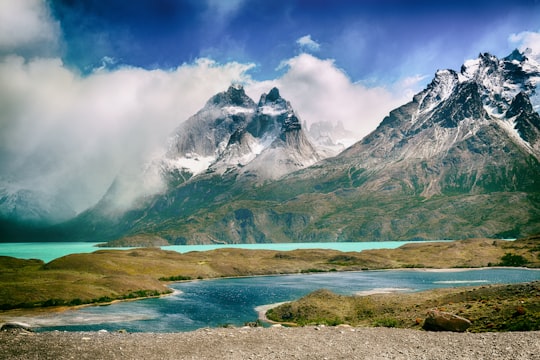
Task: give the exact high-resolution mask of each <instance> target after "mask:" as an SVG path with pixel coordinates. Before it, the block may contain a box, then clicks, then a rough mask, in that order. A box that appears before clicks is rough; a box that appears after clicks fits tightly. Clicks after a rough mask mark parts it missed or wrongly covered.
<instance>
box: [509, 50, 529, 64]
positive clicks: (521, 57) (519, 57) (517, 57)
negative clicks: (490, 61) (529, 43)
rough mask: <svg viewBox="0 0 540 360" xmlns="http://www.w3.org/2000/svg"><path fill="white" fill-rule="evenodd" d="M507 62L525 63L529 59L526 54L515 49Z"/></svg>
mask: <svg viewBox="0 0 540 360" xmlns="http://www.w3.org/2000/svg"><path fill="white" fill-rule="evenodd" d="M504 60H506V61H517V62H523V61H525V60H527V57H526V56H525V54H524V53H522V52H521V51H519V50H518V49H514V51H512V53H511V54H510V55H508V56H507V57H505V58H504Z"/></svg>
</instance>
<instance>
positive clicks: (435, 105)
mask: <svg viewBox="0 0 540 360" xmlns="http://www.w3.org/2000/svg"><path fill="white" fill-rule="evenodd" d="M539 81H540V65H538V63H536V62H534V61H533V60H531V59H529V58H527V56H525V55H524V54H522V53H519V52H513V53H512V54H510V55H509V56H507V57H505V58H502V59H498V58H497V57H495V56H493V55H490V54H487V53H484V54H480V55H479V57H478V58H477V59H474V60H468V61H466V62H465V63H464V65H463V66H462V67H461V69H460V71H459V72H457V71H454V70H450V69H449V70H439V71H437V72H436V74H435V76H434V78H433V80H432V81H431V83H430V84H428V85H427V87H426V88H425V89H424V90H422V91H420V92H419V93H417V94H416V95H414V96H413V98H412V100H411V101H410V102H408V103H406V104H404V105H402V106H400V107H398V108H396V109H394V110H392V111H391V112H390V113H389V114H388V116H386V117H385V118H384V119H383V120H382V121H381V123H380V124H379V126H378V127H377V128H376V129H375V130H374V131H373V132H371V133H370V134H368V135H367V136H366V137H364V138H363V139H362V140H360V141H359V142H357V143H355V144H353V145H352V146H350V147H349V148H347V149H345V150H344V151H343V152H341V153H340V154H338V155H336V156H334V157H325V156H323V155H321V153H319V152H317V149H316V148H315V146H314V145H313V144H312V142H311V140H310V139H309V138H308V137H307V135H306V134H305V133H304V129H303V128H302V125H301V122H300V120H299V118H298V117H297V115H296V113H295V112H294V110H293V109H292V107H291V105H290V103H288V102H287V101H286V100H284V99H282V98H281V96H280V95H279V90H277V89H272V90H271V91H270V92H269V93H268V94H263V95H262V96H261V98H260V100H259V102H258V103H255V102H254V101H252V100H251V99H249V98H248V97H247V96H245V93H244V92H243V89H242V88H241V87H238V86H236V87H234V86H233V87H230V88H229V89H228V90H227V91H226V92H223V93H219V94H217V95H215V96H214V97H212V98H211V99H210V100H209V101H208V102H207V104H206V105H205V107H204V108H203V109H201V110H200V111H199V112H198V113H197V114H195V115H194V116H193V117H191V118H190V119H188V120H187V121H186V122H185V123H183V124H181V125H180V127H179V128H178V129H177V131H176V132H175V135H174V136H173V137H172V138H171V140H170V145H169V152H168V153H167V155H166V157H165V158H162V159H161V162H159V161H158V164H159V166H158V168H159V170H160V171H161V174H162V175H163V174H164V178H166V179H168V186H167V188H166V189H164V190H163V191H162V192H160V193H159V194H158V195H154V196H150V197H147V198H145V199H143V200H144V201H142V202H140V203H139V207H138V208H135V209H132V210H129V211H127V212H125V213H123V214H120V215H119V216H118V217H117V218H115V219H113V220H111V219H104V218H103V217H102V218H100V217H99V216H97V215H96V211H95V210H96V209H94V210H93V211H89V212H86V213H84V214H82V215H81V216H79V217H78V218H77V219H75V220H73V221H72V222H70V223H69V224H68V225H66V226H65V227H64V231H65V232H67V233H69V232H70V231H69V229H74V228H77V229H79V230H80V229H81V228H82V229H84V228H86V233H84V231H83V234H82V235H81V237H80V238H81V239H92V240H97V241H103V240H114V239H116V238H120V237H122V236H130V235H144V234H148V235H158V236H160V237H162V238H164V239H166V240H167V241H168V242H169V243H172V244H188V243H189V244H194V243H238V242H302V241H363V240H369V241H373V240H427V239H443V238H446V239H448V238H450V239H456V238H470V237H519V236H524V235H529V234H531V233H537V232H539V231H540V180H538V179H540V115H539V114H538V112H537V110H536V109H537V108H538V106H539V105H540V104H539V103H538V93H537V91H536V90H537V84H538V82H539ZM201 137H204V141H198V139H200V138H201ZM193 164H195V165H197V166H198V167H197V166H195V165H193ZM190 166H191V167H190ZM98 239H101V240H98Z"/></svg>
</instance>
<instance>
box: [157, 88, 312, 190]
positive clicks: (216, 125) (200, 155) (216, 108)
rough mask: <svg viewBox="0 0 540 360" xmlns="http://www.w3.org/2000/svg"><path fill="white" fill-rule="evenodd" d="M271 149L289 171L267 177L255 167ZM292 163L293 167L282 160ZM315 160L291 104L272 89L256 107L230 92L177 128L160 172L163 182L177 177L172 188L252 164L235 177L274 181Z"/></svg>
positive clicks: (243, 96) (237, 90) (216, 97)
mask: <svg viewBox="0 0 540 360" xmlns="http://www.w3.org/2000/svg"><path fill="white" fill-rule="evenodd" d="M291 132H297V133H299V134H296V135H295V136H296V138H295V139H296V140H293V138H291V137H289V138H288V137H287V134H289V133H291ZM298 144H301V145H298ZM270 148H272V149H273V150H272V151H273V152H274V157H275V158H279V159H281V160H280V161H281V163H287V164H289V165H287V166H285V167H283V168H282V169H281V170H276V171H271V172H269V173H266V172H265V171H261V169H262V167H263V165H262V164H257V161H256V159H257V158H258V157H260V155H262V154H263V153H265V151H266V150H267V149H270ZM276 151H277V152H280V155H277V154H276ZM285 153H286V154H285ZM265 157H268V156H265ZM292 157H294V158H295V160H294V161H289V160H287V159H290V158H292ZM307 158H309V161H307V160H306V159H307ZM320 158H321V156H320V155H319V154H317V152H316V150H315V148H314V147H313V146H312V145H311V143H310V142H309V140H307V138H306V137H305V135H304V134H303V129H302V126H301V124H300V120H299V118H298V116H297V115H296V114H295V112H294V109H293V108H292V106H291V104H290V103H289V102H288V101H287V100H285V99H283V98H282V97H281V95H280V93H279V90H278V89H277V88H273V89H271V90H270V91H269V92H268V93H267V94H262V95H261V97H260V100H259V102H258V103H257V104H256V103H255V102H254V101H253V100H252V99H251V98H249V97H248V96H247V95H246V94H245V92H244V89H243V88H242V87H241V86H231V87H229V89H228V90H227V91H225V92H222V93H219V94H216V95H214V96H213V97H211V98H210V99H209V100H208V102H207V103H206V105H205V106H204V107H203V108H202V109H201V110H200V111H199V112H197V114H195V115H193V116H192V117H191V118H189V119H188V120H186V121H185V122H184V123H182V124H181V125H180V126H179V127H178V128H177V130H176V131H175V133H174V134H173V136H172V137H171V139H170V140H169V151H168V152H167V154H166V156H165V157H164V158H163V159H162V160H161V162H160V166H161V168H162V171H163V173H164V177H166V178H170V177H171V174H177V175H176V176H173V178H174V179H175V180H174V183H181V182H183V181H187V180H188V179H189V178H191V177H193V176H195V175H198V174H201V173H204V172H206V171H211V172H217V173H225V172H226V171H230V170H231V169H237V170H238V171H240V168H244V167H246V166H248V165H249V164H250V163H252V162H254V163H253V164H252V165H251V166H249V167H247V168H245V169H242V170H241V171H240V172H241V173H244V172H250V174H252V175H253V174H256V175H257V176H260V177H262V178H266V177H268V176H269V175H271V176H270V177H271V178H276V177H279V176H282V175H284V174H286V173H288V172H290V171H293V170H296V169H298V168H302V167H305V166H308V165H311V164H312V163H313V159H320ZM267 160H268V159H267ZM267 160H266V161H267ZM291 164H294V165H293V166H291ZM180 175H181V176H180ZM179 177H180V178H179Z"/></svg>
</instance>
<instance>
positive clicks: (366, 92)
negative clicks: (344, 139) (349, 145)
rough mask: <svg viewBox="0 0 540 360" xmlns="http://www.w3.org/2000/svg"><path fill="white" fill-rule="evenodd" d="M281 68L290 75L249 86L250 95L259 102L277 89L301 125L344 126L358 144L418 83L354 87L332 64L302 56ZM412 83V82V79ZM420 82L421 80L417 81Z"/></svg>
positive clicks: (409, 97)
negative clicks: (263, 93) (296, 114)
mask: <svg viewBox="0 0 540 360" xmlns="http://www.w3.org/2000/svg"><path fill="white" fill-rule="evenodd" d="M282 66H285V67H287V68H288V71H287V72H286V73H285V74H284V75H283V76H282V77H281V78H279V79H276V80H272V81H266V82H260V83H254V84H250V86H248V87H247V91H248V93H249V95H250V96H252V97H254V98H255V99H256V100H258V96H259V95H260V94H261V93H262V92H268V91H269V90H270V88H271V87H272V86H277V87H278V88H279V89H280V91H281V94H282V96H283V97H284V98H285V99H287V100H289V101H290V102H291V104H292V106H293V108H294V109H295V110H296V111H297V112H298V113H299V115H300V118H301V120H302V121H305V122H306V123H307V124H308V125H311V124H313V123H315V122H319V121H330V122H332V123H337V122H342V123H343V124H344V126H345V128H346V129H348V130H350V131H351V137H355V138H356V139H357V140H359V139H361V138H362V137H363V136H365V135H367V134H368V133H370V132H371V131H372V130H374V129H375V128H376V127H377V125H378V124H379V123H380V122H381V121H382V119H383V118H384V117H385V116H386V115H388V113H389V112H390V110H392V109H394V108H395V107H397V106H399V105H402V104H404V103H405V102H407V101H410V100H411V98H412V94H413V92H412V91H411V90H410V88H411V87H414V86H417V82H409V83H400V84H398V85H396V86H395V88H394V89H393V90H395V91H392V89H387V88H382V87H366V86H364V85H363V84H360V83H353V82H352V81H351V79H350V78H349V77H348V76H347V74H345V72H343V71H342V70H341V69H339V68H337V67H336V65H335V63H334V61H333V60H321V59H319V58H316V57H314V56H312V55H309V54H301V55H299V56H297V57H294V58H292V59H290V60H288V61H286V62H285V63H284V64H283V65H282ZM409 80H410V79H409ZM417 80H418V79H417Z"/></svg>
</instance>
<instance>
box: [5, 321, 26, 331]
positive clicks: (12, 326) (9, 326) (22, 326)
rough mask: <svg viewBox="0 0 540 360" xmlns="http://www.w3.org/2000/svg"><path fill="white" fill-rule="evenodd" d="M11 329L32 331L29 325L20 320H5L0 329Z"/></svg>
mask: <svg viewBox="0 0 540 360" xmlns="http://www.w3.org/2000/svg"><path fill="white" fill-rule="evenodd" d="M11 330H24V331H30V332H31V331H33V330H32V328H31V327H30V325H28V324H25V323H20V322H7V323H5V324H4V325H2V327H0V331H11Z"/></svg>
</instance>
